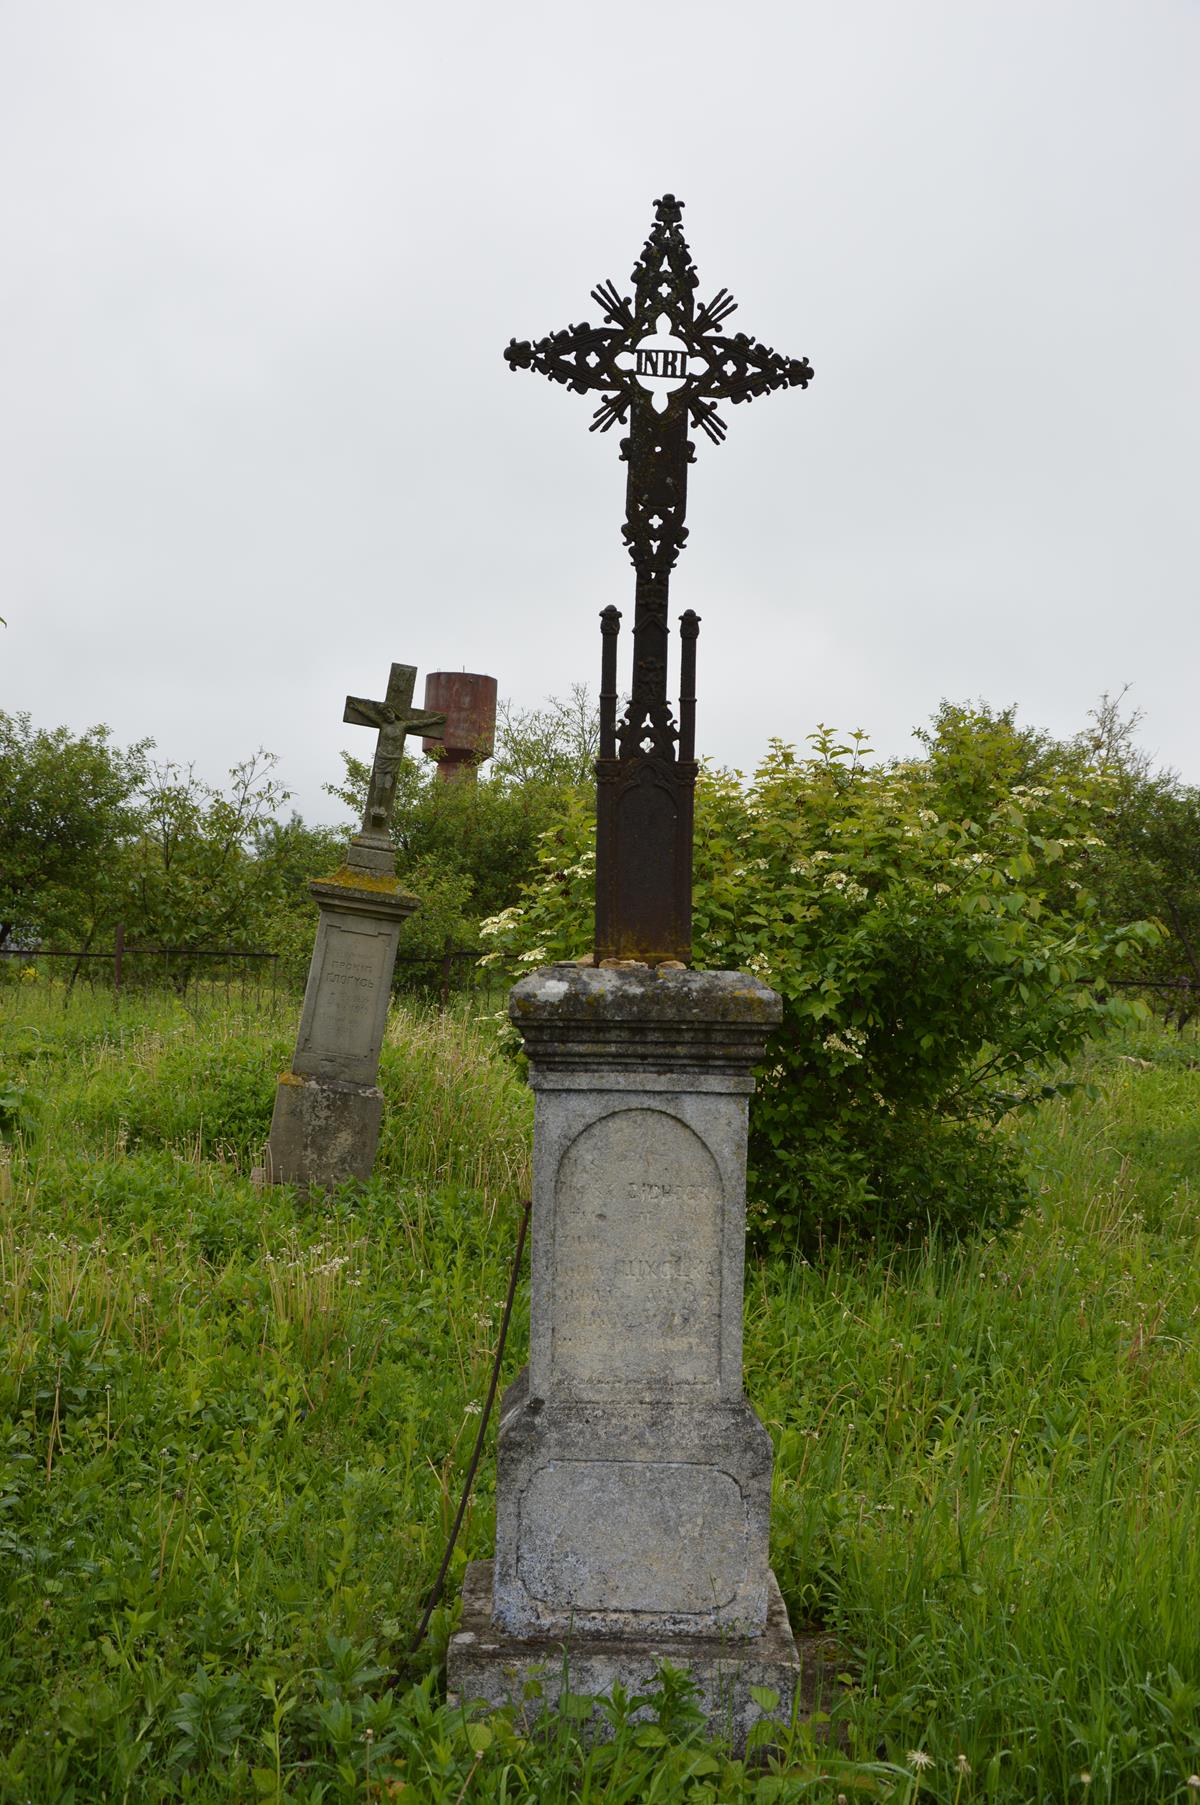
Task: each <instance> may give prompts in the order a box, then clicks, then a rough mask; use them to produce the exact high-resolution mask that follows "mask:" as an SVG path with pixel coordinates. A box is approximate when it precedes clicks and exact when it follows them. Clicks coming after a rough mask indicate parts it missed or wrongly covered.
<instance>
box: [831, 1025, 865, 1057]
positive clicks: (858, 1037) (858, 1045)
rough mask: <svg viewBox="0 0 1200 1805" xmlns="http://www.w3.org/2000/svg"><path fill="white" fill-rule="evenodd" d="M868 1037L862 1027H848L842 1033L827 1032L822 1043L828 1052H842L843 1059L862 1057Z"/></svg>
mask: <svg viewBox="0 0 1200 1805" xmlns="http://www.w3.org/2000/svg"><path fill="white" fill-rule="evenodd" d="M866 1044H867V1037H866V1035H865V1034H864V1033H863V1031H862V1029H861V1028H846V1029H845V1030H844V1031H843V1032H842V1033H840V1034H838V1033H833V1034H827V1035H826V1036H825V1038H824V1040H823V1041H822V1042H821V1045H822V1046H823V1047H824V1049H825V1051H826V1052H827V1053H840V1054H841V1055H842V1058H843V1059H861V1058H862V1056H863V1048H864V1047H865V1046H866Z"/></svg>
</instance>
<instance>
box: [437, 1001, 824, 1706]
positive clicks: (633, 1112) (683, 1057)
mask: <svg viewBox="0 0 1200 1805" xmlns="http://www.w3.org/2000/svg"><path fill="white" fill-rule="evenodd" d="M509 1013H510V1015H511V1017H512V1020H513V1021H514V1023H515V1024H516V1026H517V1028H518V1029H519V1031H520V1032H521V1034H522V1036H523V1038H524V1042H525V1049H526V1052H527V1054H528V1056H529V1062H530V1083H531V1085H532V1086H533V1089H534V1091H535V1098H536V1100H535V1123H534V1181H533V1226H532V1255H531V1303H530V1354H529V1365H528V1368H527V1369H526V1371H525V1372H523V1373H522V1374H521V1376H520V1377H519V1378H518V1379H517V1381H516V1382H515V1383H514V1385H513V1386H511V1387H510V1389H509V1391H508V1393H507V1394H506V1396H505V1398H504V1401H503V1405H502V1409H501V1417H500V1426H499V1433H498V1443H497V1478H496V1558H495V1564H494V1569H493V1572H492V1576H491V1609H490V1618H489V1622H488V1624H487V1625H484V1624H482V1623H481V1622H480V1621H478V1618H479V1608H478V1600H479V1597H480V1589H481V1586H482V1585H483V1583H484V1581H483V1578H482V1576H481V1575H480V1574H478V1573H476V1574H475V1575H474V1577H473V1578H472V1577H469V1579H468V1584H467V1589H466V1593H465V1599H466V1605H467V1607H470V1606H471V1601H472V1600H474V1601H475V1605H474V1607H473V1614H472V1609H468V1610H467V1617H465V1618H464V1627H463V1629H462V1630H461V1631H460V1633H459V1635H458V1636H457V1637H456V1638H454V1640H453V1641H452V1643H451V1647H450V1662H449V1677H450V1683H451V1685H452V1686H453V1687H454V1689H455V1690H456V1691H458V1692H459V1693H460V1694H461V1695H462V1696H464V1697H478V1698H484V1699H488V1700H491V1701H492V1702H495V1703H499V1702H502V1701H503V1700H504V1699H506V1698H511V1697H512V1696H513V1690H512V1688H513V1685H514V1675H518V1676H523V1677H528V1675H529V1673H530V1670H531V1669H532V1668H534V1667H544V1666H545V1665H546V1663H547V1661H549V1666H550V1673H549V1675H544V1676H543V1683H544V1684H546V1683H547V1681H548V1680H552V1679H553V1678H554V1670H555V1667H556V1665H557V1669H558V1670H559V1671H561V1667H562V1656H561V1650H562V1649H563V1648H566V1650H567V1659H568V1666H569V1669H570V1672H571V1679H570V1684H571V1689H572V1690H573V1691H576V1692H578V1691H586V1690H600V1691H605V1690H607V1689H608V1688H609V1687H610V1686H611V1685H612V1683H613V1682H614V1681H615V1680H618V1679H619V1680H621V1681H622V1683H623V1684H625V1685H626V1686H627V1687H630V1688H631V1689H633V1690H640V1689H644V1682H645V1680H646V1679H647V1678H648V1677H652V1675H653V1672H654V1669H655V1667H656V1665H657V1664H659V1663H661V1662H662V1661H663V1660H669V1661H671V1662H674V1663H677V1664H683V1665H686V1666H688V1667H689V1668H690V1670H691V1671H692V1674H693V1677H694V1678H695V1679H696V1681H697V1683H698V1684H699V1687H700V1698H701V1701H702V1703H703V1704H704V1705H705V1708H706V1709H707V1710H708V1712H709V1715H710V1717H711V1719H712V1721H713V1723H714V1727H717V1728H721V1727H726V1726H727V1725H729V1726H731V1727H732V1729H733V1732H734V1735H735V1740H736V1739H739V1738H740V1739H744V1735H745V1732H746V1729H747V1728H748V1727H749V1724H750V1722H751V1721H752V1720H753V1718H754V1717H755V1716H756V1715H757V1714H758V1707H757V1706H756V1705H755V1704H754V1701H753V1699H752V1698H751V1696H750V1691H749V1688H750V1687H751V1686H763V1685H766V1686H770V1687H771V1688H772V1689H773V1690H774V1691H776V1692H777V1693H778V1694H779V1695H780V1699H781V1709H783V1710H784V1711H785V1712H786V1710H787V1709H788V1707H789V1704H790V1700H791V1697H792V1694H793V1692H794V1690H795V1686H796V1683H797V1678H798V1673H799V1663H798V1658H797V1655H796V1650H795V1645H794V1643H793V1642H792V1639H791V1635H790V1632H789V1630H788V1627H787V1613H786V1611H785V1610H784V1607H783V1603H782V1600H781V1599H780V1597H779V1593H778V1588H777V1586H776V1585H775V1582H774V1579H773V1576H772V1574H771V1571H770V1567H769V1562H768V1530H769V1516H770V1493H771V1465H772V1450H771V1443H770V1438H769V1437H768V1435H767V1432H766V1430H765V1429H764V1428H763V1426H762V1424H761V1423H760V1422H759V1420H758V1418H757V1417H756V1416H755V1414H754V1412H753V1410H752V1409H751V1408H750V1406H749V1404H748V1403H747V1401H746V1399H745V1396H744V1394H743V1390H742V1294H743V1263H744V1243H745V1173H746V1120H747V1103H748V1098H749V1094H750V1092H751V1091H752V1089H753V1085H754V1081H753V1077H752V1075H751V1068H752V1067H753V1065H754V1063H755V1062H756V1061H757V1060H758V1059H759V1058H761V1056H762V1051H763V1047H764V1044H765V1041H766V1038H767V1035H768V1033H769V1031H770V1029H771V1028H772V1027H773V1026H774V1024H775V1023H776V1022H777V1021H778V1020H779V1014H780V1003H779V998H778V997H777V996H776V995H775V993H774V992H773V991H771V990H768V989H767V988H766V986H765V985H763V984H760V983H759V982H758V981H757V980H756V979H754V978H752V977H749V976H748V975H747V974H746V973H744V972H693V971H685V970H682V969H679V968H671V967H668V966H659V967H657V968H653V969H652V968H650V967H649V966H646V965H640V966H637V965H624V966H620V967H617V966H613V967H607V968H605V967H601V968H594V967H592V968H584V967H579V966H575V965H558V966H549V967H546V968H545V969H543V970H542V971H539V972H535V973H533V974H532V975H531V976H530V977H528V978H525V979H523V980H522V981H521V982H520V983H519V984H518V985H517V986H516V987H515V989H514V990H513V992H512V996H511V999H510V1004H509ZM581 1674H584V1675H590V1676H591V1680H600V1681H602V1682H603V1683H602V1684H599V1685H597V1686H592V1685H591V1683H590V1681H589V1683H588V1684H584V1683H582V1682H581ZM519 1690H520V1687H519V1683H518V1685H517V1693H518V1696H519ZM731 1711H732V1713H733V1716H732V1719H731V1718H730V1712H731Z"/></svg>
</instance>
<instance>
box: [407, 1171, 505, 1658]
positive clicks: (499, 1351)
mask: <svg viewBox="0 0 1200 1805" xmlns="http://www.w3.org/2000/svg"><path fill="white" fill-rule="evenodd" d="M532 1207H533V1205H532V1204H531V1203H530V1202H528V1201H526V1202H525V1203H523V1204H522V1206H521V1227H520V1229H519V1231H518V1233H517V1246H516V1251H515V1252H514V1254H513V1263H512V1271H511V1272H510V1273H509V1275H508V1296H507V1297H506V1298H505V1300H504V1315H503V1316H502V1317H501V1319H500V1339H499V1340H498V1341H497V1343H496V1358H495V1359H494V1360H493V1361H492V1379H491V1384H490V1385H489V1386H488V1394H487V1402H486V1403H485V1404H484V1406H483V1415H482V1416H481V1417H480V1419H479V1434H478V1435H477V1436H476V1437H475V1448H474V1451H473V1452H472V1455H471V1461H470V1465H469V1466H468V1467H467V1476H466V1478H465V1479H464V1480H463V1489H462V1497H461V1498H460V1499H459V1501H458V1515H457V1516H456V1517H455V1519H454V1527H453V1529H452V1530H451V1531H450V1539H449V1541H448V1542H447V1543H446V1552H445V1554H444V1555H443V1556H442V1565H441V1568H440V1570H439V1572H438V1576H437V1578H436V1579H435V1580H434V1582H433V1590H432V1592H430V1594H429V1597H428V1598H427V1599H426V1601H425V1615H424V1616H423V1617H422V1618H421V1622H420V1626H419V1628H418V1630H417V1633H416V1635H415V1636H414V1637H413V1640H412V1646H411V1647H410V1648H409V1651H408V1652H409V1654H410V1655H415V1654H416V1652H417V1650H418V1649H419V1648H420V1646H421V1644H422V1642H424V1640H425V1632H426V1631H427V1630H428V1628H429V1622H430V1619H431V1617H432V1616H433V1613H434V1612H435V1611H436V1609H437V1607H438V1601H439V1600H440V1598H441V1596H442V1588H443V1587H444V1586H445V1584H446V1575H447V1573H449V1571H450V1559H451V1556H452V1555H453V1553H454V1545H455V1543H456V1542H457V1541H458V1532H459V1530H460V1529H461V1528H462V1523H463V1518H464V1517H465V1516H466V1514H467V1502H468V1500H469V1498H470V1496H471V1487H472V1486H473V1485H474V1484H475V1475H476V1473H477V1472H478V1471H479V1461H480V1457H481V1455H482V1454H483V1438H484V1436H485V1435H486V1434H487V1426H488V1418H489V1417H490V1416H491V1414H492V1405H493V1404H494V1403H495V1401H496V1387H497V1386H498V1385H499V1383H500V1363H501V1361H502V1360H503V1358H504V1343H505V1342H506V1341H507V1340H508V1323H509V1318H510V1317H511V1315H512V1307H513V1299H514V1298H515V1297H516V1295H517V1280H518V1279H519V1278H520V1276H521V1259H522V1257H523V1255H524V1252H525V1236H526V1234H527V1232H528V1230H529V1212H530V1210H531V1209H532Z"/></svg>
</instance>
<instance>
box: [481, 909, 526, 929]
mask: <svg viewBox="0 0 1200 1805" xmlns="http://www.w3.org/2000/svg"><path fill="white" fill-rule="evenodd" d="M524 913H525V911H524V909H522V908H520V907H519V906H518V905H517V904H516V903H514V904H513V905H512V907H511V908H508V909H501V911H500V913H499V915H489V916H488V917H487V919H486V921H481V922H480V924H479V932H480V933H481V934H502V933H503V932H504V930H505V929H506V928H509V927H511V926H512V924H513V922H514V921H519V920H520V919H521V917H522V915H523V914H524Z"/></svg>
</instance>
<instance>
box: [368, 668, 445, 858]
mask: <svg viewBox="0 0 1200 1805" xmlns="http://www.w3.org/2000/svg"><path fill="white" fill-rule="evenodd" d="M416 680H417V668H416V666H415V665H413V664H394V665H393V666H392V669H391V675H390V676H389V678H388V686H387V691H386V694H385V695H384V699H383V701H382V702H372V701H369V700H368V699H367V698H366V697H365V696H347V697H346V709H345V713H344V714H343V715H342V719H343V720H344V721H347V722H349V724H350V725H351V726H352V727H374V728H376V729H377V731H378V734H379V738H378V739H377V741H376V742H375V758H374V761H373V763H372V765H371V777H370V781H369V783H368V785H367V805H366V808H365V809H364V810H363V819H362V828H361V830H360V831H359V832H358V833H357V834H356V835H355V836H354V838H353V840H352V841H351V842H350V851H349V854H348V861H347V862H348V863H349V864H351V865H357V866H359V867H360V868H362V869H364V870H372V871H389V870H391V869H392V868H393V855H392V842H391V835H390V833H389V831H388V830H389V828H390V827H391V821H392V809H393V808H394V806H395V802H396V775H397V773H398V771H399V769H400V760H401V758H402V757H403V756H404V741H405V738H406V736H407V735H408V734H410V733H420V734H423V735H424V736H425V738H426V739H431V740H440V739H441V737H442V733H443V731H444V730H445V726H446V717H445V715H444V714H428V713H426V711H425V710H424V709H417V708H414V707H413V687H414V685H415V683H416Z"/></svg>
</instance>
